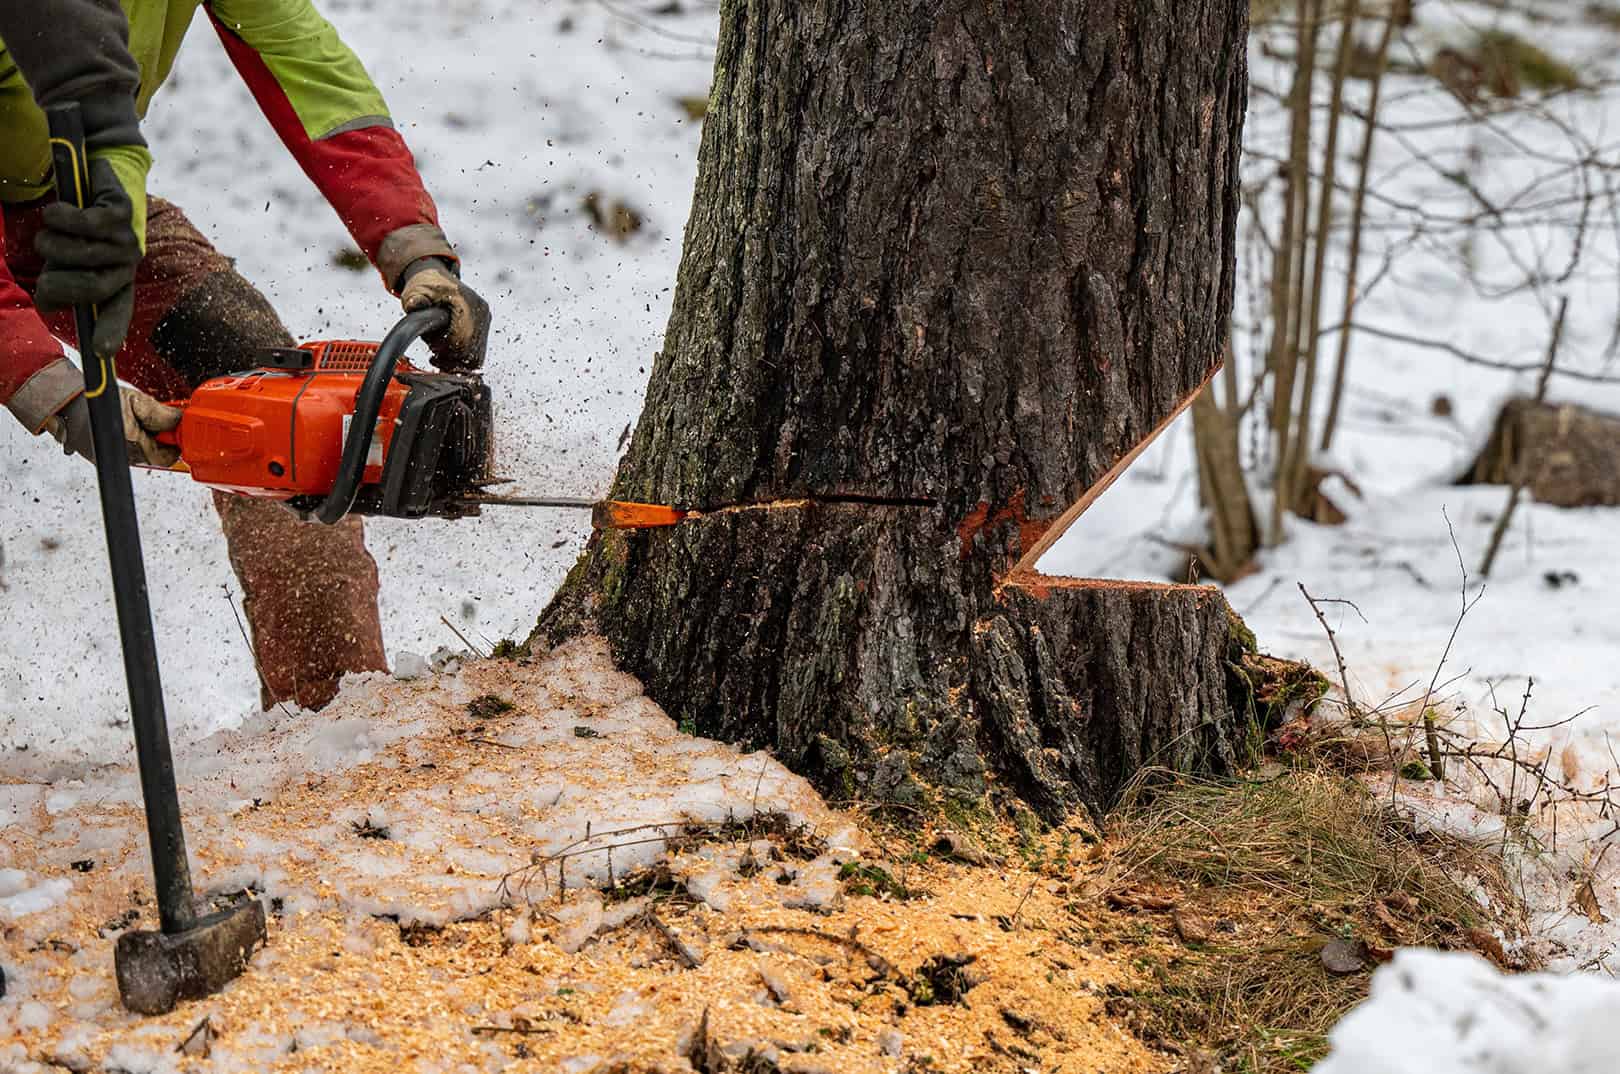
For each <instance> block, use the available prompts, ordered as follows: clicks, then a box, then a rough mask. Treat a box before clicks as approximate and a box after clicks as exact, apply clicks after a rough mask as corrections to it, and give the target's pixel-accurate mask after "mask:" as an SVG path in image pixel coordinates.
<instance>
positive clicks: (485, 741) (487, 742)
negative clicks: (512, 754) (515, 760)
mask: <svg viewBox="0 0 1620 1074" xmlns="http://www.w3.org/2000/svg"><path fill="white" fill-rule="evenodd" d="M463 741H466V742H473V743H476V744H477V745H480V746H498V747H500V748H501V749H503V750H516V751H517V752H518V753H522V752H523V747H522V746H514V745H512V744H511V743H508V742H496V741H495V740H494V739H493V738H468V739H464V740H463Z"/></svg>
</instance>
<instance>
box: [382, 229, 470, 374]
mask: <svg viewBox="0 0 1620 1074" xmlns="http://www.w3.org/2000/svg"><path fill="white" fill-rule="evenodd" d="M400 279H401V284H402V286H401V290H400V293H399V301H400V304H401V305H403V306H404V307H405V312H406V313H412V312H414V311H416V310H423V309H428V308H429V307H431V306H443V307H444V308H445V309H447V310H449V311H450V327H449V328H446V329H445V330H444V331H442V332H436V333H434V334H433V335H431V336H425V337H423V338H424V339H425V340H426V341H427V345H428V347H429V348H431V349H432V351H433V364H434V365H436V366H438V367H439V368H440V369H444V370H473V369H479V368H481V367H482V366H483V364H484V351H485V350H487V349H488V347H489V304H488V303H486V302H485V301H484V300H483V299H482V298H479V297H478V294H477V292H475V291H474V290H473V289H472V288H471V287H468V286H467V285H466V284H464V283H462V282H461V280H460V279H458V278H457V277H456V275H455V270H454V269H453V268H452V267H451V265H450V263H449V262H448V261H445V260H444V259H443V258H440V257H420V258H417V259H416V260H415V261H412V262H411V263H410V265H408V266H407V267H406V269H405V272H404V274H403V275H402V276H401V277H400Z"/></svg>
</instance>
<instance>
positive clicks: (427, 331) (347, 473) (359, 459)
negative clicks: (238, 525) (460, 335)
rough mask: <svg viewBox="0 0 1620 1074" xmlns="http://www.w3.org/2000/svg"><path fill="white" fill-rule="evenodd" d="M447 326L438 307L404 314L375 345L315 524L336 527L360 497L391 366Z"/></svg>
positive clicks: (446, 314) (445, 313) (445, 316)
mask: <svg viewBox="0 0 1620 1074" xmlns="http://www.w3.org/2000/svg"><path fill="white" fill-rule="evenodd" d="M449 327H450V311H449V310H446V309H442V308H440V307H437V306H435V307H433V308H431V309H425V310H417V311H416V312H414V313H407V314H406V315H405V316H404V317H402V318H400V322H399V323H398V324H396V325H395V326H394V327H393V328H392V329H390V330H389V332H388V334H387V335H386V336H384V337H383V341H382V343H380V344H378V346H377V356H376V357H375V358H373V359H372V360H371V368H370V369H368V370H366V379H365V380H364V381H362V382H361V384H360V391H359V392H358V393H357V394H356V395H355V397H354V419H353V420H352V422H351V423H350V425H349V436H348V439H346V440H344V442H343V458H342V461H340V462H339V463H338V472H337V480H336V481H334V482H333V483H332V491H331V492H329V493H327V496H326V499H324V500H322V501H321V505H320V506H319V507H317V508H315V510H314V512H313V514H314V517H315V519H316V520H317V521H319V522H324V523H325V524H326V525H328V526H335V525H337V524H338V523H339V522H341V521H343V517H344V516H345V515H347V514H348V513H349V509H350V508H352V507H353V506H354V498H355V497H356V496H358V495H359V494H360V485H361V484H362V483H363V481H364V478H365V473H366V457H367V456H368V455H370V454H371V441H372V438H373V437H374V436H376V435H377V415H378V414H379V413H381V412H382V404H383V395H384V394H385V393H386V392H387V391H388V382H389V381H391V380H393V379H394V367H395V366H397V365H398V364H399V360H400V358H401V356H403V355H404V353H405V351H406V349H407V348H408V347H410V345H411V344H412V343H415V342H416V341H417V340H419V339H421V338H422V337H423V336H428V335H432V334H433V333H434V332H442V331H443V330H444V329H446V328H449Z"/></svg>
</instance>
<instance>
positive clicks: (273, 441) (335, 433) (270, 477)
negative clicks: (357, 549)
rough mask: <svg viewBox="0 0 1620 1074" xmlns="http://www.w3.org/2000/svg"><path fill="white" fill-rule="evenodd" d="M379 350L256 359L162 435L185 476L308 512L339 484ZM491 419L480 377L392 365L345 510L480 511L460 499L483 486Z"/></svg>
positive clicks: (220, 381) (214, 383)
mask: <svg viewBox="0 0 1620 1074" xmlns="http://www.w3.org/2000/svg"><path fill="white" fill-rule="evenodd" d="M378 350H379V345H378V344H376V343H361V342H357V341H354V340H342V341H325V342H318V343H306V344H304V345H303V346H301V347H287V348H278V349H275V350H270V351H265V352H262V353H261V354H260V355H259V365H258V366H257V367H256V368H254V369H251V370H248V371H247V372H243V373H233V374H230V375H229V376H223V377H215V378H214V379H212V380H209V381H207V382H206V383H204V384H202V385H201V386H199V387H198V388H197V390H196V391H195V392H193V393H192V395H191V398H189V399H187V400H185V401H184V402H181V403H177V404H176V405H177V406H179V407H181V408H182V413H181V417H180V425H179V427H178V428H177V429H176V430H175V431H174V432H173V433H166V434H164V435H162V436H159V437H158V439H159V440H160V441H162V442H164V443H168V444H172V445H175V446H178V447H179V449H180V464H181V467H183V468H184V469H186V470H189V471H190V473H191V476H192V478H193V480H196V481H198V482H201V483H202V484H204V485H208V486H210V487H212V488H216V489H220V490H222V491H225V492H232V493H235V494H237V495H241V496H253V497H257V498H259V499H270V500H286V501H289V502H290V503H291V504H292V506H293V507H295V508H298V509H300V510H313V509H314V508H315V507H316V506H317V505H319V504H321V502H322V501H323V500H324V499H325V498H326V497H327V496H328V495H329V494H331V493H332V491H333V488H334V485H335V484H337V483H338V479H339V476H340V472H341V471H342V469H343V467H342V460H343V448H344V444H345V443H346V442H347V441H348V440H349V437H350V427H351V425H352V424H353V418H354V411H355V406H356V398H357V396H358V395H359V393H360V390H361V385H362V384H363V383H364V382H365V379H366V373H367V371H368V370H369V369H370V367H371V366H372V364H373V361H374V359H376V357H377V354H378ZM492 421H493V417H492V410H491V404H490V395H489V390H488V388H487V387H485V386H484V383H483V381H482V380H480V379H479V378H478V377H477V376H474V375H463V374H454V373H439V372H433V371H429V370H422V369H417V368H415V367H413V366H411V365H409V364H407V363H406V362H405V361H403V360H399V361H398V362H397V364H395V365H394V368H393V375H392V376H391V377H390V378H389V379H388V381H387V382H386V386H385V387H384V389H383V394H382V401H381V405H380V406H379V408H378V411H377V424H376V427H375V429H374V430H373V433H372V437H371V444H370V448H369V450H368V451H367V453H366V456H365V463H364V466H363V468H362V470H361V473H360V480H359V483H358V488H357V489H356V490H355V494H354V500H353V502H352V503H351V504H349V505H347V507H346V512H345V513H347V512H352V513H354V514H363V515H387V516H390V517H395V518H422V517H424V516H428V515H433V516H437V517H441V518H459V517H462V516H465V515H469V514H477V513H478V507H477V505H476V504H474V503H471V502H469V501H468V497H469V496H470V495H472V494H475V493H477V492H479V491H480V490H481V489H482V487H483V486H484V485H486V484H488V483H490V481H491V478H490V474H489V465H490V461H491V456H492V452H493V443H494V439H493V434H492V431H491V425H492ZM177 468H180V467H177ZM353 487H354V486H351V488H353Z"/></svg>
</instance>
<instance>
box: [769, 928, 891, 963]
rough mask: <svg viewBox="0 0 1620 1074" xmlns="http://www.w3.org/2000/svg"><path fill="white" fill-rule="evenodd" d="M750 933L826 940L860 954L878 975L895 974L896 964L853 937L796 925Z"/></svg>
mask: <svg viewBox="0 0 1620 1074" xmlns="http://www.w3.org/2000/svg"><path fill="white" fill-rule="evenodd" d="M750 932H775V933H778V934H780V935H784V936H813V937H815V938H816V939H818V940H826V941H827V942H828V943H835V944H838V945H840V946H843V947H847V948H849V949H851V950H852V951H856V952H859V953H860V954H861V955H862V957H864V958H865V959H866V964H867V965H868V966H871V967H872V968H873V969H874V970H876V971H877V972H878V973H881V974H884V975H888V974H891V973H893V972H894V963H892V962H890V961H889V960H888V959H886V958H884V957H883V956H882V955H880V954H878V953H877V952H876V951H874V950H872V949H871V948H870V947H868V946H866V945H865V944H864V943H861V941H859V940H857V939H856V938H855V937H853V936H840V935H838V934H837V933H835V932H823V931H821V930H820V929H809V928H803V927H800V926H796V925H750V926H748V927H747V928H745V929H743V935H744V936H746V935H747V934H748V933H750Z"/></svg>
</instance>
